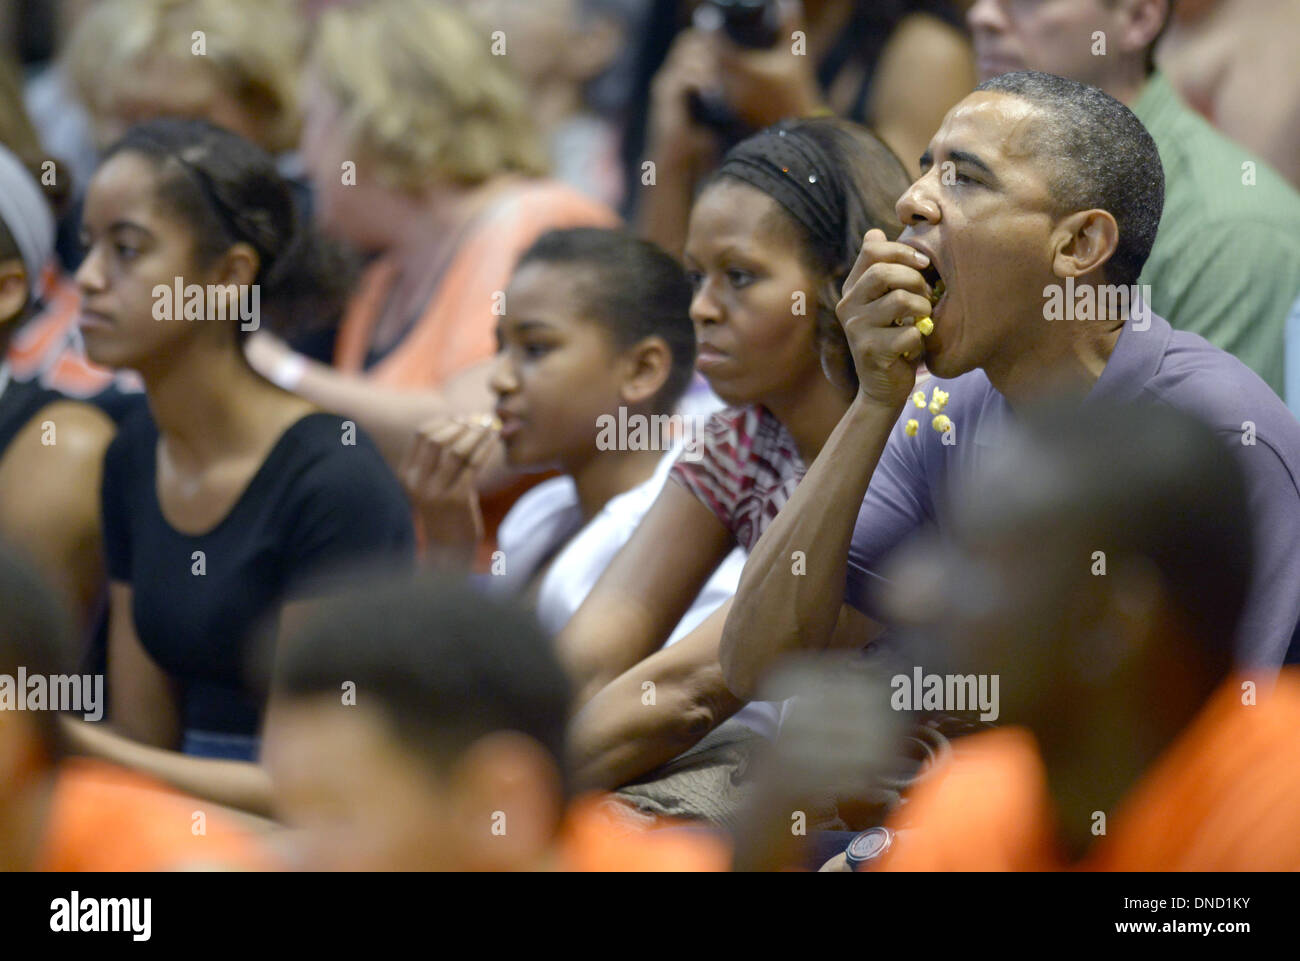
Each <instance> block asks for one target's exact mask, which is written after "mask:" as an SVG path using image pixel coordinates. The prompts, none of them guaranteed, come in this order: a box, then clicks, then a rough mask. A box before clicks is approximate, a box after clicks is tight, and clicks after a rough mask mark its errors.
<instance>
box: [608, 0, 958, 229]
mask: <svg viewBox="0 0 1300 961" xmlns="http://www.w3.org/2000/svg"><path fill="white" fill-rule="evenodd" d="M662 12H663V13H664V15H665V16H669V14H670V12H669V11H662ZM918 66H923V68H924V69H923V70H920V71H918V69H917V67H918ZM975 79H976V78H975V63H974V55H973V53H972V51H971V45H970V41H969V40H968V39H967V38H966V36H965V34H964V32H963V30H962V27H961V20H960V17H959V16H958V14H957V13H956V12H955V10H954V8H953V6H952V4H951V3H949V2H948V0H888V2H872V3H865V2H862V0H806V2H804V3H800V2H798V0H705V2H703V3H700V4H698V5H696V7H695V11H694V16H693V18H692V26H690V27H689V28H688V29H686V30H683V31H682V32H680V33H679V34H678V35H677V36H676V38H675V39H674V40H673V41H672V45H671V47H670V49H669V50H668V55H667V58H666V59H665V60H664V61H663V64H662V66H661V67H660V68H659V69H658V72H657V73H656V74H655V77H654V80H653V82H652V84H651V87H650V114H649V118H648V121H647V124H648V128H647V131H646V134H645V137H646V149H645V151H644V155H643V157H642V158H641V159H639V160H637V163H636V170H635V173H636V176H637V180H636V181H634V182H635V183H636V184H637V187H636V188H634V189H636V190H638V191H639V196H635V197H633V198H631V199H632V200H633V201H634V202H635V206H636V209H637V213H636V219H637V223H638V226H639V228H640V231H641V233H642V234H643V235H644V236H646V237H647V238H648V239H650V240H653V241H655V242H656V243H658V244H659V245H660V246H662V247H663V248H664V249H665V250H669V251H672V252H674V253H676V252H679V251H680V250H681V249H682V244H683V242H684V241H685V236H686V221H687V218H688V216H689V213H690V207H691V201H692V199H693V197H694V193H695V188H696V185H697V184H698V183H699V182H700V181H701V180H702V179H703V177H704V175H705V174H707V173H708V172H709V171H711V170H712V169H713V168H714V167H716V166H717V163H718V161H719V159H720V157H721V156H722V154H723V153H725V152H726V150H728V149H729V148H730V147H732V146H734V145H735V144H736V143H737V142H739V141H740V140H742V139H744V138H745V137H746V136H749V135H750V134H751V133H754V132H755V131H757V130H760V129H762V128H764V127H767V126H769V125H771V124H773V123H775V122H776V121H778V120H782V119H785V118H788V117H809V116H817V115H824V114H835V115H838V116H841V117H846V118H849V119H852V120H855V121H857V122H859V123H861V124H864V125H865V126H868V127H871V128H873V129H874V131H875V132H876V134H877V135H878V136H879V137H880V139H881V140H883V141H884V142H885V143H886V144H888V145H889V147H891V148H892V149H893V151H894V152H895V153H896V154H898V155H899V157H901V158H902V160H903V162H904V164H905V165H906V166H907V169H908V171H909V173H911V174H912V175H913V176H915V175H916V174H917V173H918V172H919V171H918V169H917V167H916V163H917V158H918V157H920V155H921V153H922V152H923V151H924V149H925V145H926V143H927V142H928V140H929V135H930V133H931V132H932V131H933V130H934V129H935V128H936V127H937V126H938V124H939V122H940V121H941V120H942V119H943V115H944V114H945V113H946V111H947V110H948V108H949V107H951V106H952V105H953V104H954V103H956V102H957V101H958V100H960V99H961V98H962V97H963V96H965V95H966V93H967V92H968V91H969V90H970V89H971V87H973V86H974V84H975ZM647 160H648V161H651V162H653V164H654V167H653V168H651V169H652V170H653V174H654V175H653V177H652V178H651V177H648V175H647V171H646V168H645V162H646V161H647ZM647 187H654V190H653V191H650V192H647V190H646V188H647Z"/></svg>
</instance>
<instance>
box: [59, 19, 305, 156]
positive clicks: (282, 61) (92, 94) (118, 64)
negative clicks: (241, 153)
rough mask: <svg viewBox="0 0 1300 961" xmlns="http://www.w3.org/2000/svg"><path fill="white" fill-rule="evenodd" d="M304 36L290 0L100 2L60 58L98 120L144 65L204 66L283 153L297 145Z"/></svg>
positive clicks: (266, 144)
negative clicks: (200, 39)
mask: <svg viewBox="0 0 1300 961" xmlns="http://www.w3.org/2000/svg"><path fill="white" fill-rule="evenodd" d="M196 31H202V33H203V46H204V51H203V54H202V55H199V54H197V53H195V52H194V48H195V45H196V43H197V39H198V38H196V37H195V32H196ZM304 39H305V37H304V31H303V28H302V23H301V19H300V18H299V17H298V16H297V14H296V12H295V10H294V0H100V2H99V3H97V4H96V5H95V6H94V7H92V8H91V10H90V11H89V12H88V13H87V14H86V16H85V17H84V18H83V19H82V20H81V21H80V22H79V23H78V24H77V26H76V28H75V30H74V31H73V33H72V36H71V38H70V39H69V41H68V48H67V51H66V54H65V62H66V64H67V67H68V72H69V75H70V78H71V81H72V87H73V90H74V91H75V92H76V94H77V96H78V97H79V99H80V100H81V102H82V103H83V104H85V106H86V108H87V110H88V111H89V112H90V115H91V117H92V119H93V120H94V121H95V122H96V124H97V125H102V124H103V123H104V121H105V120H106V119H107V117H108V116H109V115H111V112H112V109H113V105H114V103H115V102H116V101H117V99H118V98H119V97H120V96H121V93H122V91H123V89H125V87H126V86H127V85H129V84H130V83H131V82H132V78H133V75H134V74H135V73H136V72H137V71H138V70H139V68H141V67H142V66H143V65H144V64H146V63H159V62H161V63H165V64H166V65H167V66H168V67H169V68H171V69H174V70H176V71H177V72H178V73H183V72H186V71H192V70H194V69H195V68H196V67H197V68H199V69H201V70H206V71H207V72H208V74H209V76H210V77H211V79H212V80H213V82H214V84H215V85H216V88H217V89H219V90H221V91H222V92H224V93H228V94H230V95H231V96H232V97H233V99H234V100H235V102H236V103H238V104H239V105H240V107H241V108H243V109H244V110H245V111H247V113H248V116H249V117H250V118H251V119H252V121H253V125H254V126H255V127H256V129H257V130H258V131H259V137H258V138H257V139H258V140H259V145H260V146H261V147H263V148H264V149H266V150H267V151H269V152H271V153H280V152H283V151H286V150H291V149H293V148H294V147H295V146H296V145H297V142H298V128H299V113H298V106H299V93H298V83H299V75H300V72H301V66H302V57H303V51H304Z"/></svg>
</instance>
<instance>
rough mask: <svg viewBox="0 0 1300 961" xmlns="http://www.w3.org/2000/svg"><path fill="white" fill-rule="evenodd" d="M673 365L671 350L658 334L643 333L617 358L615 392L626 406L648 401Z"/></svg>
mask: <svg viewBox="0 0 1300 961" xmlns="http://www.w3.org/2000/svg"><path fill="white" fill-rule="evenodd" d="M672 369H673V352H672V350H671V349H670V348H669V346H668V342H667V341H665V340H664V339H663V338H662V337H646V338H645V339H644V340H641V341H639V342H637V343H635V344H633V345H632V346H631V347H629V348H627V349H626V350H624V351H623V353H622V356H621V357H620V358H619V372H620V374H621V379H620V387H619V395H620V397H621V398H622V399H623V401H624V403H626V404H627V405H628V406H629V407H633V406H636V405H638V404H645V403H649V401H650V399H651V398H653V397H654V396H655V394H657V393H659V391H660V390H662V389H663V386H664V384H665V383H667V381H668V375H669V374H671V373H672Z"/></svg>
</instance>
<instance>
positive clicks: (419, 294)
mask: <svg viewBox="0 0 1300 961" xmlns="http://www.w3.org/2000/svg"><path fill="white" fill-rule="evenodd" d="M493 45H494V38H493V33H492V32H491V31H488V30H486V29H483V28H481V27H476V26H474V25H473V24H472V23H471V21H470V20H468V19H467V18H466V17H465V16H464V14H462V13H461V12H459V11H458V10H456V9H454V8H452V7H450V6H448V5H446V4H443V3H435V2H429V0H378V2H374V3H368V4H365V5H361V6H357V7H337V8H331V9H329V10H327V11H326V12H325V13H324V14H323V15H322V16H321V18H320V20H319V21H318V28H317V35H316V38H315V42H314V48H313V51H312V54H311V57H310V61H309V70H308V77H307V84H306V91H305V121H304V129H303V137H302V155H303V159H304V162H305V164H306V167H307V171H308V176H309V177H310V179H311V182H312V185H313V187H314V188H315V195H316V202H317V209H316V212H317V217H318V222H319V224H320V227H321V228H322V230H324V231H325V232H326V233H328V234H333V235H334V236H336V237H339V238H342V239H344V240H346V241H348V242H349V243H350V244H352V245H353V246H354V247H356V248H358V249H359V250H361V251H363V252H365V253H367V254H369V255H371V256H372V257H373V260H372V262H371V264H370V265H369V267H368V269H367V271H366V273H365V274H364V275H363V277H362V282H361V286H360V289H359V290H358V291H357V293H356V295H355V296H354V298H353V300H352V303H351V305H350V308H349V310H348V311H347V312H346V315H345V317H344V320H343V324H342V326H341V328H340V330H339V336H338V340H337V344H336V349H335V355H334V369H330V368H328V367H326V366H324V365H322V364H316V363H311V362H309V361H306V360H305V359H303V358H301V357H300V356H298V355H295V354H293V353H291V352H289V351H288V350H287V349H286V348H285V347H284V346H283V345H282V344H279V343H278V342H276V341H274V340H272V339H271V338H269V337H265V336H261V335H259V336H258V337H256V338H254V340H253V342H252V343H250V345H249V358H250V360H251V361H252V362H253V364H254V366H256V367H258V368H259V369H260V370H262V371H263V372H265V373H266V374H267V375H268V376H270V377H271V378H272V379H273V380H275V381H276V382H277V383H279V384H281V385H282V386H285V387H287V388H289V389H293V390H296V391H297V392H298V393H299V394H301V395H302V396H304V397H306V398H308V399H310V400H312V401H314V402H316V403H318V404H320V405H322V406H324V407H327V408H331V409H334V410H338V411H340V412H342V413H344V414H345V415H347V416H349V417H353V418H354V419H355V420H356V421H357V422H358V423H359V424H360V425H361V426H363V427H364V428H365V429H367V430H368V431H369V432H370V434H371V436H373V437H374V438H375V439H376V441H377V442H378V443H379V444H380V446H381V448H382V449H383V451H384V454H385V456H386V457H387V458H388V459H389V462H390V463H391V464H393V465H395V466H396V465H397V464H399V463H400V462H401V459H402V456H403V455H404V454H405V452H406V450H407V448H408V447H409V445H410V443H411V441H412V439H413V437H414V435H415V431H416V429H417V428H419V427H421V426H422V425H425V424H427V423H428V422H429V421H430V420H432V419H437V418H439V417H449V416H454V415H457V414H469V413H477V412H483V411H487V410H489V409H490V408H491V406H492V403H493V395H492V394H491V392H490V391H489V390H488V386H487V380H488V376H489V368H490V363H489V361H490V359H491V357H492V355H493V353H494V352H495V349H496V344H495V340H494V334H493V331H494V330H495V325H496V321H497V319H498V318H499V316H500V315H501V313H502V312H503V310H504V305H503V304H502V303H501V297H502V296H503V294H502V292H503V291H504V290H505V288H506V285H507V282H508V280H509V277H510V271H511V269H512V267H513V265H514V262H515V260H516V259H517V258H518V256H519V254H520V253H522V252H523V250H524V249H526V248H527V247H528V246H529V245H530V244H531V243H532V242H533V241H534V240H535V239H537V237H538V236H540V235H541V234H542V233H544V232H545V231H547V230H551V229H554V228H557V227H570V226H609V225H613V224H615V223H616V222H617V218H616V217H615V215H614V214H613V213H612V212H611V211H610V210H608V209H607V208H606V207H604V206H603V205H601V204H599V203H597V202H595V201H592V200H590V199H588V198H586V197H583V196H582V195H581V194H579V193H578V192H577V191H575V190H573V189H572V188H570V187H567V186H565V185H563V184H561V183H558V182H556V181H554V180H550V179H547V178H546V177H544V172H545V169H546V162H545V152H544V150H543V148H542V146H541V141H540V138H539V136H538V132H537V131H536V129H535V126H534V124H533V122H532V118H531V116H530V114H529V110H528V107H527V100H526V97H525V94H524V91H523V90H522V88H521V86H520V84H519V82H518V81H517V79H516V78H515V76H514V75H513V73H512V70H511V67H510V63H509V56H508V48H506V55H503V56H494V55H493V52H492V49H493ZM497 47H498V52H500V50H501V47H500V45H499V44H498V45H497ZM485 508H486V513H488V514H494V513H495V515H496V516H497V517H499V516H500V513H503V510H502V511H493V510H492V509H491V508H487V505H485ZM491 526H492V520H491V518H489V527H491Z"/></svg>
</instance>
